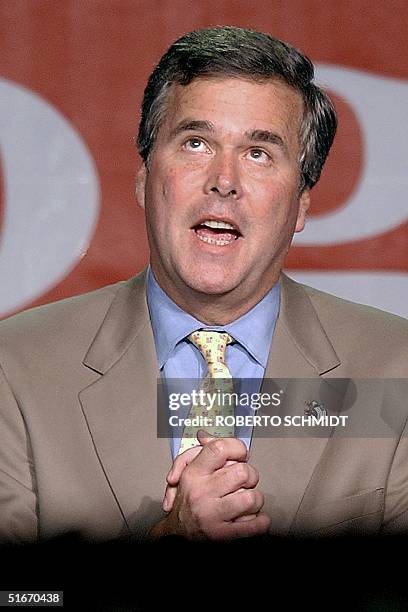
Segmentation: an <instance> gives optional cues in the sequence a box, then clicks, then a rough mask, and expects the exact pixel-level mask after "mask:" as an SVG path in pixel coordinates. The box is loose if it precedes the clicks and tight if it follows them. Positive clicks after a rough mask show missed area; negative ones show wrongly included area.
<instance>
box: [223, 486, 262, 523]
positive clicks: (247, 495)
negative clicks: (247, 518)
mask: <svg viewBox="0 0 408 612" xmlns="http://www.w3.org/2000/svg"><path fill="white" fill-rule="evenodd" d="M263 505H264V496H263V494H262V493H261V492H260V491H258V490H257V489H245V490H244V491H236V492H235V493H230V494H229V495H226V496H225V497H223V498H222V499H221V500H220V506H219V509H220V518H222V519H223V520H224V521H232V520H234V519H236V518H238V517H239V516H243V515H244V514H257V513H258V512H259V511H260V510H261V508H262V506H263Z"/></svg>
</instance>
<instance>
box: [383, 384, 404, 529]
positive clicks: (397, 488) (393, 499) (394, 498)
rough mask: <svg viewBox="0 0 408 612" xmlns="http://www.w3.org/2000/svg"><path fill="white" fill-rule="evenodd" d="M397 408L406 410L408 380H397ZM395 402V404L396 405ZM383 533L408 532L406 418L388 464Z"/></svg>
mask: <svg viewBox="0 0 408 612" xmlns="http://www.w3.org/2000/svg"><path fill="white" fill-rule="evenodd" d="M394 387H397V388H398V390H399V397H398V404H399V409H400V410H402V411H404V412H405V414H406V413H407V410H408V395H407V394H408V380H405V379H404V380H400V381H397V384H396V385H394ZM398 404H397V405H398ZM381 533H383V534H395V533H404V534H408V418H407V419H406V420H405V425H404V427H403V429H402V434H401V437H400V438H399V441H398V445H397V446H396V449H395V453H394V457H393V460H392V463H391V466H390V471H389V475H388V480H387V489H386V492H385V510H384V521H383V528H382V530H381Z"/></svg>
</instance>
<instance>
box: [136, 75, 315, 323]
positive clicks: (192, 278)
mask: <svg viewBox="0 0 408 612" xmlns="http://www.w3.org/2000/svg"><path fill="white" fill-rule="evenodd" d="M302 113H303V104H302V100H301V97H300V95H299V94H298V93H297V92H296V91H294V90H293V89H291V88H290V87H289V86H287V85H285V84H283V83H282V82H280V81H278V80H270V81H264V82H261V83H259V82H253V81H248V80H244V79H240V78H208V79H196V80H194V81H193V82H192V83H191V84H189V85H188V86H186V87H183V86H179V85H177V86H174V87H173V90H172V92H171V93H170V95H169V100H168V105H167V112H166V115H165V119H164V121H163V123H162V125H161V127H160V129H159V133H158V136H157V140H156V142H155V145H154V148H153V151H152V154H151V159H150V165H149V170H148V171H146V170H145V168H144V167H143V168H142V169H141V171H140V172H139V175H138V188H137V193H138V200H139V203H140V204H141V205H142V206H144V207H145V209H146V221H147V229H148V236H149V243H150V250H151V265H152V268H153V271H154V273H155V276H156V278H157V280H158V282H159V284H160V285H161V287H162V288H163V289H164V290H165V291H166V292H167V293H168V295H170V297H172V298H173V299H174V300H175V301H176V302H177V303H178V304H179V305H180V306H182V307H183V308H185V309H187V310H188V303H189V300H193V301H194V300H197V298H199V297H200V296H201V298H202V299H203V300H204V301H205V300H207V301H208V300H209V299H212V298H210V296H213V298H214V299H222V300H224V302H225V303H226V304H228V303H231V304H232V303H235V304H247V305H248V308H246V310H249V308H251V307H252V306H253V305H254V304H256V303H257V302H258V301H259V300H260V299H261V298H262V297H263V295H265V293H266V292H267V291H268V290H269V289H270V288H271V287H272V286H273V284H274V283H275V282H276V281H277V279H278V277H279V272H280V269H281V267H282V264H283V260H284V257H285V255H286V252H287V250H288V248H289V245H290V242H291V239H292V236H293V232H294V231H301V230H302V229H303V226H304V218H305V212H306V210H307V207H308V204H309V193H308V191H304V192H303V193H302V194H299V183H300V174H299V129H300V122H301V118H302ZM238 310H239V312H243V311H245V308H244V309H242V308H238Z"/></svg>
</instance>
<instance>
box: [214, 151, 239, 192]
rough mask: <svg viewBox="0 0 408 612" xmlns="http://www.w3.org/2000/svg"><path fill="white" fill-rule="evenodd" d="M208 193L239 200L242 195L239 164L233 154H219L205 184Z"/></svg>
mask: <svg viewBox="0 0 408 612" xmlns="http://www.w3.org/2000/svg"><path fill="white" fill-rule="evenodd" d="M205 192H206V193H210V192H213V193H218V194H219V195H220V196H221V197H223V198H226V197H234V198H235V199H238V198H239V197H240V196H241V193H242V185H241V177H240V171H239V162H238V160H237V159H236V158H235V157H234V156H233V155H232V154H223V153H218V154H217V155H216V156H215V157H214V159H213V161H212V163H211V165H210V168H209V172H208V177H207V180H206V184H205Z"/></svg>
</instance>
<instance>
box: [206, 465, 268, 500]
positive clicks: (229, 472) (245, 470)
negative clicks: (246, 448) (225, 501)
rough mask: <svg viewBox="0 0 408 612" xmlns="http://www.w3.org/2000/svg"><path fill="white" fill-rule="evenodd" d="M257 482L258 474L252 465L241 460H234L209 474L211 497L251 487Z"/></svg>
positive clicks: (222, 495)
mask: <svg viewBox="0 0 408 612" xmlns="http://www.w3.org/2000/svg"><path fill="white" fill-rule="evenodd" d="M258 482H259V474H258V472H257V470H256V469H255V468H254V467H253V466H252V465H250V464H249V463H245V462H243V461H239V462H238V461H234V462H233V463H232V464H230V465H226V466H224V467H222V468H220V469H219V470H216V471H215V472H214V474H213V475H212V476H211V481H210V482H209V485H210V494H211V495H212V496H213V497H224V495H228V494H229V493H234V492H235V491H238V490H239V489H241V490H242V491H244V490H245V489H252V488H254V487H256V485H257V484H258Z"/></svg>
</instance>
